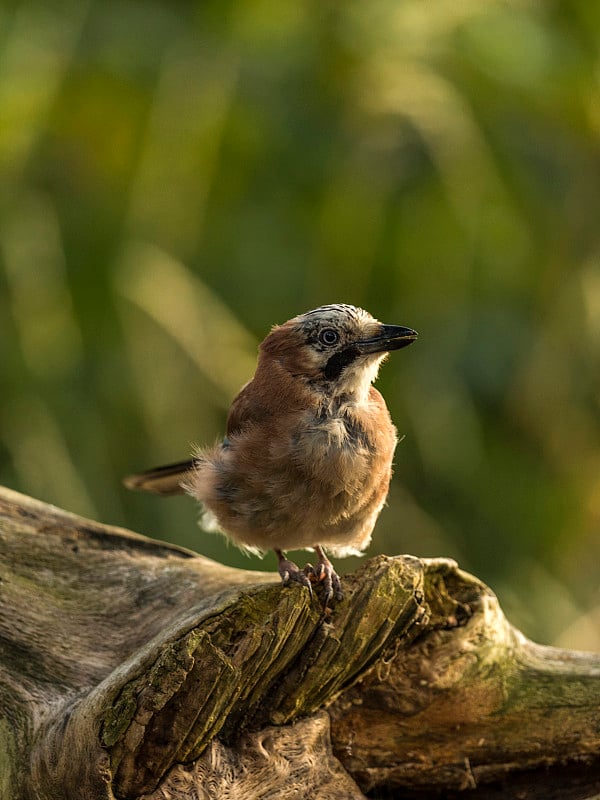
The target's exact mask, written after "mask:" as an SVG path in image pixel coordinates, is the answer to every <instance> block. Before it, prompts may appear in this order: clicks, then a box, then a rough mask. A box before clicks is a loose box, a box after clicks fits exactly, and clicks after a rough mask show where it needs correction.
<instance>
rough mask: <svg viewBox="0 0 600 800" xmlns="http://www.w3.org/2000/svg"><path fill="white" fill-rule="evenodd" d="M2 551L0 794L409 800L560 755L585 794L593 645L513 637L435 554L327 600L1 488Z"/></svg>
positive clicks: (488, 596) (598, 747)
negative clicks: (575, 647) (392, 796)
mask: <svg viewBox="0 0 600 800" xmlns="http://www.w3.org/2000/svg"><path fill="white" fill-rule="evenodd" d="M0 556H1V560H0V592H1V598H2V612H3V613H2V617H1V618H0V645H1V649H0V680H1V688H0V710H1V711H2V713H3V717H4V719H3V720H2V721H0V776H1V777H0V797H2V798H3V797H6V798H9V797H10V798H11V800H12V799H13V798H33V797H35V798H41V799H43V800H54V799H55V798H65V797H67V798H71V797H73V798H75V797H77V798H79V797H83V796H85V797H86V798H93V799H96V798H98V800H99V799H100V798H103V799H104V798H107V799H108V798H114V797H118V798H131V799H132V800H133V798H140V797H142V796H144V797H152V798H156V799H158V798H167V797H168V798H171V799H172V798H180V799H181V800H183V799H184V798H191V797H192V796H196V795H194V794H192V788H193V787H194V786H202V787H203V791H204V793H205V796H206V797H207V798H212V797H215V798H217V797H219V798H221V797H226V796H227V793H228V792H229V796H240V797H244V798H248V800H251V799H252V798H263V797H268V796H272V797H275V796H277V797H282V798H286V797H290V798H301V797H307V798H308V797H311V798H321V800H326V798H333V797H336V798H340V797H348V798H362V797H364V792H371V791H377V792H381V791H383V787H387V788H388V789H394V788H399V787H402V788H403V790H404V791H412V792H413V793H415V792H416V794H414V796H415V797H423V798H424V797H426V796H431V794H430V793H431V791H434V790H437V789H443V790H444V791H446V792H447V791H452V790H457V791H458V790H461V789H463V788H465V787H471V788H472V787H474V786H480V787H486V786H488V785H493V782H497V781H498V780H502V781H504V782H505V783H506V782H507V781H508V782H510V781H513V782H516V781H519V780H522V779H523V775H524V774H525V773H524V772H523V771H524V770H534V771H539V772H540V774H550V776H551V777H552V786H553V787H555V786H556V785H557V778H556V775H558V770H554V772H553V770H552V768H553V767H558V766H559V765H562V764H564V763H565V762H570V763H571V764H572V765H573V766H572V768H571V775H572V778H571V783H570V785H571V786H572V785H575V784H577V783H578V784H579V786H580V788H581V791H584V792H588V794H587V795H586V794H580V795H578V796H580V797H586V796H589V797H592V796H593V791H592V790H594V787H595V786H596V784H595V783H594V781H595V776H596V775H597V774H598V770H597V765H598V755H599V753H600V733H599V732H598V729H597V724H595V720H596V718H597V715H598V706H599V694H598V689H599V688H600V656H597V655H593V654H580V653H566V652H564V651H557V650H553V649H552V648H542V647H539V646H537V645H533V644H532V643H530V642H528V641H527V640H526V639H524V637H522V635H521V634H520V633H518V632H517V631H515V629H514V628H512V627H511V626H510V625H509V623H508V622H507V621H506V620H505V618H504V617H503V615H502V613H501V611H500V609H499V607H498V604H497V601H496V599H495V597H494V595H493V594H492V593H491V592H490V590H489V589H487V588H486V587H485V586H484V585H483V584H481V583H480V582H479V581H477V580H476V579H474V578H472V577H471V576H469V575H467V574H465V573H463V572H461V571H460V570H458V569H457V567H456V566H455V565H454V564H453V563H452V562H448V561H444V560H428V561H426V560H419V559H415V558H410V557H398V558H387V557H384V556H381V557H378V558H375V559H372V560H370V561H368V562H367V563H366V564H365V565H364V567H363V568H362V569H361V570H359V571H358V572H357V573H356V574H354V575H350V576H345V577H344V588H345V592H346V598H345V600H344V601H343V602H342V603H339V604H337V605H336V607H335V608H334V611H333V613H332V614H331V615H329V616H327V617H324V616H323V615H322V613H321V610H320V607H319V605H318V603H317V602H316V601H314V602H311V601H310V599H309V597H308V596H307V593H306V590H304V589H303V588H301V587H299V586H291V587H289V588H282V587H280V586H279V585H274V584H275V583H276V582H277V581H278V578H277V576H273V575H270V574H265V573H260V572H250V571H244V570H236V569H232V568H229V567H224V566H222V565H219V564H216V563H215V562H212V561H210V560H208V559H205V558H203V557H201V556H196V555H194V554H192V553H190V552H188V551H186V550H183V549H181V548H177V547H174V546H169V545H166V544H163V543H160V542H156V541H153V540H150V539H147V538H145V537H142V536H138V535H136V534H132V533H129V532H127V531H124V530H121V529H117V528H111V527H109V526H104V525H101V524H99V523H95V522H89V521H87V520H83V519H81V518H79V517H76V516H74V515H71V514H67V513H66V512H63V511H60V510H58V509H56V508H54V507H52V506H48V505H45V504H43V503H40V502H38V501H35V500H32V499H30V498H26V497H23V496H21V495H17V494H16V493H14V492H11V491H9V490H7V489H0ZM324 708H327V711H328V713H324V712H323V710H322V709H324ZM330 720H331V741H332V743H333V752H332V749H331V746H330V731H329V723H330ZM582 763H585V764H586V765H587V772H586V774H587V776H588V780H587V783H585V782H584V783H585V785H583V783H582V781H581V780H580V779H579V778H577V777H576V775H573V770H576V768H577V765H578V764H579V765H580V764H582ZM342 765H343V766H342ZM548 770H549V772H548ZM529 774H531V773H529ZM535 776H536V778H535V780H534V781H532V782H531V786H532V787H533V786H535V785H537V784H538V783H539V775H538V772H535ZM482 791H487V790H486V789H485V788H484V789H480V790H479V792H478V793H477V796H478V797H479V796H484V795H483V794H482V793H481V792H482ZM490 791H492V790H490ZM594 791H595V790H594ZM269 793H270V794H269ZM428 793H429V794H428ZM445 796H449V795H445ZM525 796H529V795H525ZM531 796H532V797H533V796H534V795H531ZM546 796H547V797H550V796H552V795H549V794H546ZM562 796H563V797H566V796H567V795H565V794H563V795H562Z"/></svg>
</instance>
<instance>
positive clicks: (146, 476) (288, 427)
mask: <svg viewBox="0 0 600 800" xmlns="http://www.w3.org/2000/svg"><path fill="white" fill-rule="evenodd" d="M416 338H417V332H416V331H414V330H413V329H412V328H407V327H404V326H401V325H387V324H383V323H381V322H379V321H378V320H377V319H375V318H374V317H373V316H372V315H371V314H370V313H369V312H368V311H365V310H364V309H362V308H358V307H356V306H353V305H348V304H345V303H335V304H330V305H323V306H320V307H319V308H315V309H313V310H311V311H308V312H306V313H304V314H300V315H298V316H296V317H293V318H292V319H290V320H288V321H287V322H285V323H283V324H281V325H275V326H274V327H273V328H272V329H271V330H270V332H269V334H268V335H267V336H266V338H265V339H264V340H263V341H262V342H261V344H260V346H259V355H258V363H257V366H256V371H255V374H254V377H253V378H252V379H251V380H250V381H249V382H248V383H246V384H245V386H243V387H242V389H241V390H240V392H239V394H238V395H237V397H236V398H235V399H234V400H233V402H232V404H231V407H230V409H229V413H228V416H227V422H226V434H225V437H224V438H223V439H222V440H221V441H219V442H218V443H217V444H216V445H214V446H213V447H207V448H200V449H198V450H197V451H196V452H195V453H194V454H193V457H192V458H191V459H188V460H185V461H181V462H178V463H175V464H168V465H166V466H163V467H157V468H154V469H150V470H146V471H145V472H141V473H136V474H133V475H130V476H128V477H127V478H125V480H124V483H125V485H126V486H127V487H128V488H130V489H137V490H143V491H147V492H153V493H155V494H159V495H172V494H184V493H187V494H189V495H191V496H192V497H194V498H196V500H198V501H199V502H200V504H201V506H202V508H203V517H202V519H201V524H202V526H203V527H205V528H206V529H207V530H211V529H213V530H214V529H216V530H219V531H221V532H223V533H225V535H226V536H227V537H228V538H229V539H230V540H231V541H233V542H234V543H235V544H236V545H237V546H238V547H240V548H241V549H243V550H246V551H248V552H254V553H258V554H260V555H263V554H264V553H265V551H268V550H274V552H275V554H276V556H277V559H278V572H279V575H280V577H281V580H282V583H283V584H284V585H287V584H291V583H299V584H301V585H302V586H304V587H306V589H308V591H309V593H310V595H311V597H312V594H313V592H312V588H313V584H314V585H315V586H320V587H322V595H323V605H324V608H325V609H326V610H327V604H328V602H329V601H330V600H331V599H332V598H333V597H334V596H335V599H336V600H338V601H339V600H341V599H342V598H343V593H342V586H341V581H340V578H339V576H338V575H337V573H336V571H335V569H334V567H333V565H332V563H331V561H330V560H329V558H328V556H327V553H331V554H332V555H334V556H339V557H344V556H347V555H353V554H354V555H360V554H362V553H363V551H364V550H365V549H366V547H367V546H368V545H369V543H370V541H371V535H372V532H373V528H374V527H375V523H376V520H377V518H378V516H379V513H380V512H381V510H382V508H383V506H384V504H385V502H386V498H387V495H388V491H389V486H390V480H391V476H392V459H393V456H394V451H395V448H396V444H397V431H396V428H395V426H394V424H393V423H392V419H391V417H390V413H389V411H388V408H387V406H386V404H385V401H384V399H383V397H382V395H381V393H380V392H379V391H378V390H377V389H376V388H375V387H374V386H373V382H374V380H375V378H376V377H377V373H378V371H379V367H380V365H381V363H382V362H383V361H384V359H385V358H386V357H387V355H388V354H389V353H390V352H391V351H393V350H398V349H400V348H403V347H406V346H407V345H410V344H411V343H412V342H414V341H415V339H416ZM289 550H312V551H314V553H315V555H316V563H315V564H314V565H312V564H310V563H308V564H307V565H306V566H305V567H304V568H302V569H301V568H299V567H298V566H297V564H296V563H294V562H293V561H291V560H289V559H288V558H287V555H286V553H287V551H289Z"/></svg>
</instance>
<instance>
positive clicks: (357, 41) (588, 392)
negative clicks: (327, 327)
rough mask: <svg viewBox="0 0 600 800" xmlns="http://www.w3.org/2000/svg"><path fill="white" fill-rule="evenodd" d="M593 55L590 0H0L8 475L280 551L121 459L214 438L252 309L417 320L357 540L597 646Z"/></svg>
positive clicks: (249, 364) (4, 463)
mask: <svg viewBox="0 0 600 800" xmlns="http://www.w3.org/2000/svg"><path fill="white" fill-rule="evenodd" d="M599 42H600V4H598V3H595V2H590V0H570V1H564V2H559V1H558V0H557V1H556V2H548V3H539V2H537V1H535V0H529V1H528V0H514V1H513V2H510V0H507V1H506V2H500V1H499V0H497V1H495V0H488V1H487V2H485V3H482V2H480V0H478V1H477V2H473V1H472V0H461V2H457V1H456V0H434V2H423V0H403V1H399V0H395V1H394V2H392V1H388V0H370V2H346V3H333V2H320V3H316V2H315V3H302V2H298V0H269V2H265V1H264V0H254V2H250V1H248V2H244V1H243V0H238V2H227V0H219V1H218V2H210V1H205V2H202V3H200V2H195V3H194V2H187V3H186V2H181V0H168V2H167V0H163V1H162V2H159V1H158V0H156V2H148V1H145V2H135V1H133V0H129V1H128V0H119V1H118V2H114V1H113V2H111V0H101V1H100V0H77V1H76V2H53V0H37V1H36V2H27V0H22V1H21V2H12V3H11V2H7V0H5V1H4V2H3V3H2V4H1V6H0V363H1V371H0V481H1V482H2V483H4V484H6V485H8V486H11V487H13V488H16V489H19V490H21V491H23V492H26V493H30V494H32V495H35V496H36V497H39V498H42V499H44V500H46V501H50V502H52V503H55V504H57V505H60V506H63V507H64V508H67V509H69V510H71V511H74V512H77V513H80V514H84V515H88V516H91V517H94V518H97V519H100V520H102V521H103V522H106V523H111V524H118V525H125V526H127V527H130V528H133V529H135V530H138V531H140V532H143V533H146V534H149V535H151V536H156V537H160V538H164V539H167V540H170V541H174V542H177V543H179V544H182V545H185V546H187V547H191V548H194V549H197V550H198V551H200V552H202V553H205V554H206V555H209V556H211V557H213V558H216V559H219V560H222V561H224V562H227V563H230V564H235V565H237V566H245V567H253V568H261V567H264V568H269V569H270V568H274V566H275V561H274V559H273V558H272V557H271V556H269V557H268V558H267V559H266V560H265V561H264V562H260V561H258V560H254V559H247V558H245V557H244V556H242V555H241V554H240V553H238V551H237V550H236V549H235V548H233V547H227V546H226V544H225V543H224V541H223V540H222V538H221V537H217V536H214V535H209V534H202V533H201V532H200V531H199V530H198V528H197V526H196V517H197V510H196V508H195V505H194V503H193V502H192V501H191V500H190V499H188V498H173V499H168V500H163V499H160V498H156V497H153V496H149V495H148V496H145V495H136V494H132V493H128V492H127V491H126V490H124V489H123V488H122V487H121V484H120V481H121V477H122V476H123V475H125V474H127V473H129V472H131V471H135V470H139V469H143V468H146V467H149V466H154V465H156V464H160V463H164V462H169V461H174V460H179V459H181V458H184V457H186V456H187V454H188V453H189V452H190V448H191V444H192V443H211V442H212V441H213V440H215V439H216V437H218V436H219V435H221V433H222V432H223V429H224V421H225V415H226V410H227V407H228V404H229V402H230V401H231V399H232V398H233V396H234V395H235V393H236V391H237V389H238V388H239V386H240V385H241V384H242V383H243V382H244V381H246V380H247V379H248V378H249V377H250V376H251V374H252V371H253V366H254V361H255V353H256V345H257V342H258V341H259V340H260V339H261V338H262V337H263V336H264V335H265V334H266V332H267V331H268V329H269V327H270V326H271V325H272V324H273V323H275V322H283V321H285V320H286V319H288V318H289V317H291V316H295V315H296V314H298V313H300V312H303V311H306V310H308V309H310V308H313V307H315V306H318V305H321V304H323V303H329V302H348V303H354V304H356V305H361V306H364V307H365V308H367V309H368V310H369V311H371V312H372V313H373V314H374V315H375V316H377V317H379V318H380V319H382V320H384V321H385V322H388V323H398V324H404V325H410V326H412V327H415V328H416V329H417V330H418V331H419V332H420V338H419V341H418V343H417V344H416V345H414V346H413V347H411V348H410V349H409V350H405V351H402V352H401V353H397V354H394V355H393V356H392V358H390V360H389V362H388V363H387V364H386V366H385V367H384V369H383V370H382V374H381V377H380V380H379V388H380V389H381V390H382V392H383V394H384V395H385V397H386V400H387V402H388V406H389V407H390V410H391V412H392V416H393V418H394V421H395V423H396V425H397V427H398V429H399V432H400V434H401V435H403V436H404V439H403V441H402V442H401V444H400V445H399V447H398V450H397V455H396V474H395V479H394V482H393V488H392V490H391V494H390V499H389V507H388V508H387V509H386V510H385V511H384V512H383V514H382V515H381V517H380V520H379V523H378V526H377V528H376V534H375V537H374V541H373V545H372V547H371V550H370V552H371V553H373V554H375V553H379V552H386V553H388V554H396V553H402V552H410V553H414V554H416V555H421V556H452V557H454V558H457V559H458V560H459V561H460V564H461V565H462V566H463V567H464V568H466V569H468V570H470V571H472V572H474V573H476V574H477V575H478V576H479V577H481V578H482V579H484V580H485V581H487V582H488V583H489V584H490V585H491V586H492V587H493V588H494V589H495V591H496V592H497V593H498V595H499V597H500V600H501V602H502V604H503V606H504V608H505V610H506V611H507V613H508V614H509V615H510V617H511V619H512V620H513V621H514V622H515V623H516V624H517V625H519V626H520V627H521V628H522V629H523V630H524V631H525V632H526V633H527V634H529V635H530V636H532V637H535V638H537V639H538V640H541V641H544V642H550V643H558V644H563V645H567V646H572V647H580V648H588V649H600V590H599V582H598V573H599V569H598V568H599V564H600V539H599V537H598V524H599V522H600V371H599V355H600V214H599V209H600V93H599V89H600V58H599ZM300 558H302V556H300ZM357 563H358V562H357V561H356V560H353V559H348V560H346V561H344V562H342V561H340V562H338V564H337V566H338V568H341V569H342V570H343V569H347V568H353V567H355V566H356V564H357Z"/></svg>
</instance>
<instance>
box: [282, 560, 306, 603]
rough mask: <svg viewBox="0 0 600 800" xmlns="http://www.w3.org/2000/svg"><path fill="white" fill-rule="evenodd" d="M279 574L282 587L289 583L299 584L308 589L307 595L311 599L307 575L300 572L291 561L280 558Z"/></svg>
mask: <svg viewBox="0 0 600 800" xmlns="http://www.w3.org/2000/svg"><path fill="white" fill-rule="evenodd" d="M279 574H280V575H281V581H282V583H283V585H284V586H289V584H290V583H299V584H300V585H301V586H305V587H306V588H307V589H308V593H309V595H310V596H311V597H312V593H313V591H312V585H311V582H310V579H309V577H308V575H307V574H306V573H305V572H304V571H303V570H301V569H300V568H299V567H298V566H297V565H296V564H294V562H293V561H289V560H288V559H287V558H282V559H280V561H279Z"/></svg>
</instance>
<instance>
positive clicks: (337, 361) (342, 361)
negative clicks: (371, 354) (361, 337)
mask: <svg viewBox="0 0 600 800" xmlns="http://www.w3.org/2000/svg"><path fill="white" fill-rule="evenodd" d="M359 355H360V353H359V351H358V349H357V348H356V347H354V345H353V346H352V347H346V348H344V350H340V352H339V353H335V354H334V355H332V356H331V358H330V359H329V360H328V361H327V363H326V364H325V368H324V370H323V374H324V375H325V379H326V380H328V381H335V380H336V379H337V378H339V377H340V375H341V374H342V372H343V370H344V369H345V368H346V367H347V366H348V365H349V364H351V363H352V362H353V361H354V359H355V358H356V357H357V356H359Z"/></svg>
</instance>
